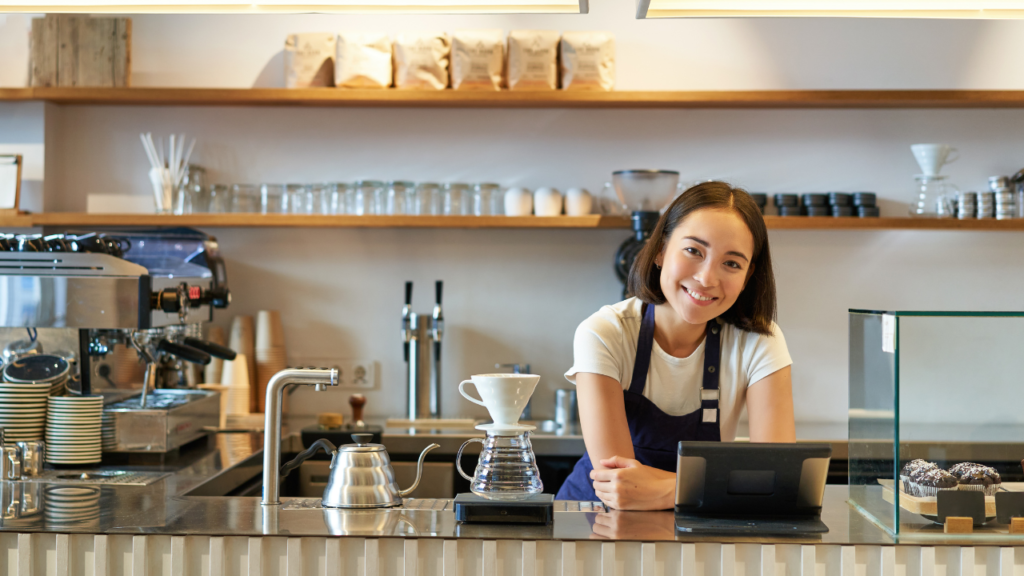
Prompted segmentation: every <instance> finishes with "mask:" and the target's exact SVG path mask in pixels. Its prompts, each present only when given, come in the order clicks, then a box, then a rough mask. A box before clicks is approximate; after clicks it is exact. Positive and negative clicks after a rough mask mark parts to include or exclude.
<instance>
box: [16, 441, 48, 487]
mask: <svg viewBox="0 0 1024 576" xmlns="http://www.w3.org/2000/svg"><path fill="white" fill-rule="evenodd" d="M16 444H17V445H18V450H19V452H20V453H21V454H20V455H21V477H22V478H26V477H27V478H32V477H35V476H39V475H40V474H42V472H43V462H44V461H45V457H46V442H43V441H42V440H35V441H32V442H17V443H16Z"/></svg>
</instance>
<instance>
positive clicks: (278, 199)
mask: <svg viewBox="0 0 1024 576" xmlns="http://www.w3.org/2000/svg"><path fill="white" fill-rule="evenodd" d="M260 212H261V213H263V214H287V213H288V195H287V194H285V189H284V184H261V185H260Z"/></svg>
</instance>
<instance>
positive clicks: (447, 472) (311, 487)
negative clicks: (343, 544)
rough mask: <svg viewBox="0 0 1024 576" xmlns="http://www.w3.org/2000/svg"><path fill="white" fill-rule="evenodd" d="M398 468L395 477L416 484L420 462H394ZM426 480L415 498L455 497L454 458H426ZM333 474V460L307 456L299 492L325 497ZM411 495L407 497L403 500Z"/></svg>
mask: <svg viewBox="0 0 1024 576" xmlns="http://www.w3.org/2000/svg"><path fill="white" fill-rule="evenodd" d="M391 466H392V468H394V470H395V481H396V482H397V483H398V485H399V486H408V485H412V483H413V481H414V480H415V479H416V474H417V466H416V462H392V463H391ZM420 473H421V474H422V480H420V484H419V486H418V487H417V488H416V490H414V491H413V492H411V493H410V494H409V495H410V497H412V498H416V499H419V498H454V497H455V490H454V488H453V486H454V481H455V464H453V463H451V462H424V463H423V469H422V472H420ZM330 475H331V463H330V462H328V461H326V460H307V461H305V462H303V463H302V466H300V467H299V496H302V497H305V498H316V500H317V502H319V501H320V499H321V498H322V497H323V494H324V490H325V489H326V488H327V480H328V479H329V478H330ZM407 501H408V499H403V503H405V502H407Z"/></svg>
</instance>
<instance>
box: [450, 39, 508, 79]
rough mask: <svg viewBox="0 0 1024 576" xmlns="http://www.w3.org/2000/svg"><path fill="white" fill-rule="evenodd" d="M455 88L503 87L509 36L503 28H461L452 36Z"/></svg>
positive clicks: (452, 75) (452, 74)
mask: <svg viewBox="0 0 1024 576" xmlns="http://www.w3.org/2000/svg"><path fill="white" fill-rule="evenodd" d="M451 64H452V73H451V77H452V88H454V89H455V90H501V81H502V72H503V71H504V67H505V39H504V33H503V32H502V31H501V30H461V31H458V32H456V33H455V34H453V35H452V62H451Z"/></svg>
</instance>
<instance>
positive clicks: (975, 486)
mask: <svg viewBox="0 0 1024 576" xmlns="http://www.w3.org/2000/svg"><path fill="white" fill-rule="evenodd" d="M949 473H950V474H952V475H953V477H954V478H956V479H957V482H958V483H959V486H958V488H959V489H960V490H975V491H978V492H984V493H985V495H986V496H995V493H996V492H998V491H999V485H1000V484H1002V483H1003V479H1002V478H1000V477H999V472H996V470H995V468H990V467H988V466H982V465H981V464H976V463H974V462H961V463H959V464H956V465H954V466H953V467H952V468H950V469H949Z"/></svg>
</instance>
